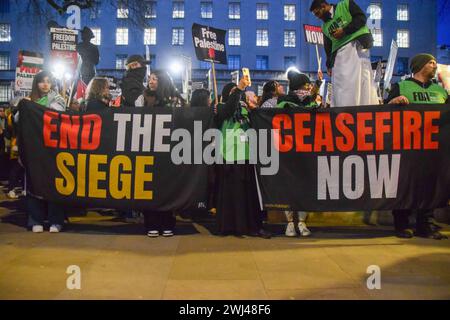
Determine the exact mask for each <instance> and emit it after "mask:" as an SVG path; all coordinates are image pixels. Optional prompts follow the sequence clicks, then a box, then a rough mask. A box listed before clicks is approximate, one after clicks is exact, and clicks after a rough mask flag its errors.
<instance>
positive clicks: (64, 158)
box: [55, 152, 75, 196]
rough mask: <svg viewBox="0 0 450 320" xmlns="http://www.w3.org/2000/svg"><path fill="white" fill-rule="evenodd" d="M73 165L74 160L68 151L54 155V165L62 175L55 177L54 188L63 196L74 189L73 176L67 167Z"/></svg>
mask: <svg viewBox="0 0 450 320" xmlns="http://www.w3.org/2000/svg"><path fill="white" fill-rule="evenodd" d="M74 165H75V160H74V159H73V156H72V155H71V154H70V153H67V152H61V153H58V155H57V156H56V167H57V168H58V170H59V172H60V173H61V175H62V176H63V177H62V178H55V186H56V190H57V191H58V192H59V193H60V194H62V195H64V196H68V195H70V194H71V193H72V192H73V191H74V190H75V178H74V176H73V174H72V172H70V170H69V169H68V168H67V166H71V167H72V166H74Z"/></svg>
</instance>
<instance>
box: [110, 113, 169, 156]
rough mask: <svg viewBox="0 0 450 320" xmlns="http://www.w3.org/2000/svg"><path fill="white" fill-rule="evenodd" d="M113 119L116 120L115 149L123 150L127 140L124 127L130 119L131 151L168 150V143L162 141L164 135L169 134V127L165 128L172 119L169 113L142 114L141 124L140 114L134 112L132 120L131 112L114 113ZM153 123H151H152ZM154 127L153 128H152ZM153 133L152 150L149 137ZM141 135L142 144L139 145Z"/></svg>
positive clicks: (167, 135) (125, 127)
mask: <svg viewBox="0 0 450 320" xmlns="http://www.w3.org/2000/svg"><path fill="white" fill-rule="evenodd" d="M114 121H115V122H117V143H116V150H117V151H125V145H126V140H127V134H126V129H127V125H128V123H129V122H130V121H131V122H132V123H131V125H132V131H131V139H130V140H131V151H132V152H150V151H154V152H170V144H165V143H163V139H164V137H169V136H170V129H169V128H165V127H164V125H165V124H166V123H167V122H171V121H172V115H170V114H158V115H155V117H153V115H149V114H146V115H144V124H143V125H142V124H141V122H142V115H140V114H134V115H133V121H132V120H131V114H127V113H116V114H114ZM152 123H153V125H152ZM152 128H154V130H152ZM152 134H153V135H154V143H153V150H152V149H151V137H152ZM141 136H142V141H143V145H142V146H141Z"/></svg>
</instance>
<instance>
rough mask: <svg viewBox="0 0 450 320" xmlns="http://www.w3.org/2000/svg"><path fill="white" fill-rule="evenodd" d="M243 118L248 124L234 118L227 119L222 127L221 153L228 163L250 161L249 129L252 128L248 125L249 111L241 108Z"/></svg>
mask: <svg viewBox="0 0 450 320" xmlns="http://www.w3.org/2000/svg"><path fill="white" fill-rule="evenodd" d="M239 108H240V112H241V115H242V117H243V118H245V119H247V121H246V122H244V123H240V122H238V121H235V120H234V119H233V118H230V119H226V120H225V121H224V122H223V124H222V127H221V132H222V139H221V141H220V148H219V150H220V152H221V154H222V156H223V158H224V159H225V161H227V162H237V161H244V160H248V159H249V141H248V136H247V133H246V131H247V129H249V128H250V125H249V123H248V110H247V109H245V108H244V107H239Z"/></svg>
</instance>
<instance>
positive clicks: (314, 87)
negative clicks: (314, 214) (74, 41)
mask: <svg viewBox="0 0 450 320" xmlns="http://www.w3.org/2000/svg"><path fill="white" fill-rule="evenodd" d="M310 10H311V12H312V13H313V14H314V15H316V16H317V17H318V18H320V19H322V20H323V21H324V28H325V29H326V28H327V26H329V25H330V23H332V21H333V19H335V18H342V17H347V16H351V17H353V18H354V19H353V22H352V23H350V24H349V25H347V26H345V27H341V28H337V29H335V28H334V29H333V28H331V29H333V30H331V29H330V30H327V29H326V30H324V35H325V51H326V53H327V67H328V74H329V75H332V82H333V86H334V89H333V98H332V102H331V107H340V106H348V105H374V104H379V103H381V101H380V99H379V98H378V96H377V95H376V93H375V91H376V90H375V91H374V88H373V87H372V84H373V76H372V73H371V70H370V71H368V69H367V68H368V64H367V61H368V49H370V47H371V45H372V37H371V34H370V31H369V30H368V29H367V30H366V27H365V23H366V18H365V15H364V13H362V11H361V10H360V8H359V7H358V6H357V5H356V4H355V3H354V2H353V1H351V0H350V1H349V0H344V1H341V2H339V3H338V4H337V5H331V4H329V3H328V2H327V1H325V0H314V1H313V3H312V5H311V8H310ZM149 63H150V61H146V60H145V59H144V58H143V57H142V56H139V55H131V56H130V57H129V58H128V59H127V62H126V72H125V74H124V77H123V79H122V82H121V90H122V94H121V96H120V102H119V103H117V102H116V103H114V104H115V105H117V104H118V105H120V107H123V108H126V107H139V108H152V107H188V106H189V104H188V103H187V101H186V100H185V99H184V98H183V97H182V96H181V95H180V93H179V92H178V90H177V89H176V87H175V85H174V83H173V81H172V79H171V77H170V76H169V74H168V73H167V72H166V71H163V70H155V71H152V72H151V73H150V74H149V75H147V72H146V70H147V68H146V65H147V64H149ZM410 67H411V71H412V73H413V76H412V77H411V78H410V79H407V80H405V81H401V82H400V83H398V84H395V85H394V86H393V88H392V90H391V92H390V95H389V98H388V99H387V100H386V101H385V103H391V104H399V105H402V104H403V105H404V104H409V103H419V101H414V96H413V95H412V94H411V92H412V89H411V88H413V87H415V88H416V89H417V88H419V89H420V90H421V91H426V92H433V95H434V96H438V98H439V101H438V103H450V100H449V96H448V94H447V92H446V91H445V90H444V89H443V88H442V87H440V86H438V85H437V84H435V83H434V82H433V78H434V77H435V74H436V59H435V58H434V57H433V56H431V55H429V54H420V55H417V56H416V57H414V58H413V59H412V60H411V63H410ZM287 78H288V91H287V93H286V92H285V89H284V87H283V86H282V85H281V84H280V83H279V82H278V81H275V80H268V81H267V82H266V83H265V85H264V87H263V94H262V96H261V97H258V96H257V95H256V94H255V93H254V92H253V91H251V90H249V85H250V82H249V79H248V78H247V77H243V78H241V80H240V81H239V82H238V83H231V82H230V83H228V84H226V85H225V86H224V87H223V90H222V92H221V95H220V102H219V103H218V104H214V103H213V101H212V99H211V92H209V91H208V90H206V89H198V90H195V91H194V92H193V93H192V96H191V99H190V106H191V107H205V108H211V109H212V110H214V114H215V123H216V125H217V127H218V128H219V129H221V130H222V132H225V130H226V129H229V128H234V129H237V128H241V129H242V130H244V131H245V130H246V129H248V128H250V127H251V126H252V124H251V121H250V117H249V114H250V113H251V112H254V110H256V109H259V108H261V109H265V108H302V109H303V110H309V111H311V112H312V111H313V110H315V109H318V108H326V107H328V105H326V104H325V101H324V99H323V97H321V96H320V94H319V88H320V86H321V82H322V79H323V75H322V74H321V73H320V72H319V73H318V79H317V80H315V81H313V80H311V79H310V78H309V77H308V76H307V75H306V74H303V73H300V72H298V71H294V70H293V71H290V72H289V73H288V74H287ZM144 83H146V84H147V85H146V86H145V85H144ZM26 99H29V100H31V101H34V102H36V103H38V104H40V105H42V106H44V107H45V108H49V109H53V110H57V111H68V110H71V111H72V112H79V111H80V110H81V111H89V112H91V111H92V112H95V111H99V110H101V109H104V108H108V107H110V106H111V105H112V104H113V103H112V101H111V100H112V97H111V94H110V92H109V85H108V80H107V79H106V78H102V77H93V78H92V80H90V82H89V84H88V86H87V91H86V95H85V99H83V101H77V100H73V102H72V103H71V104H70V106H66V102H65V100H64V99H63V98H62V97H61V96H60V95H59V94H58V93H57V92H56V91H55V90H54V88H53V78H52V75H51V74H50V73H48V72H46V71H42V72H40V73H39V74H37V75H36V76H35V78H34V81H33V89H32V92H31V95H30V96H29V97H27V98H26ZM420 103H422V102H420ZM19 119H20V115H19V114H18V113H17V110H14V107H13V110H12V111H11V110H10V111H9V112H5V110H4V109H0V134H1V136H2V139H1V142H2V145H1V147H2V152H3V153H2V155H1V156H2V158H1V161H5V162H8V163H9V168H10V169H9V171H8V172H9V177H8V178H9V185H8V196H10V197H11V198H17V197H18V194H17V192H19V191H18V190H19V186H20V185H21V184H23V183H24V181H26V178H22V176H23V168H22V167H21V166H20V162H19V159H18V153H17V145H16V144H15V141H16V140H15V123H16V122H17V121H19ZM232 138H233V139H230V141H232V142H229V141H227V138H226V137H224V139H222V140H224V141H225V142H223V143H228V142H229V143H231V144H233V143H240V142H239V141H240V140H239V139H234V137H232ZM5 141H9V144H8V145H5V143H4V142H5ZM242 143H245V142H242ZM231 147H235V146H234V145H232V146H231ZM224 149H225V148H220V150H221V151H222V152H223V153H222V156H223V158H224V160H230V159H227V152H225V151H224ZM233 154H234V153H233ZM238 160H241V161H240V162H239V163H237V161H238ZM242 160H243V163H242ZM248 160H249V159H248V154H246V153H245V152H244V153H243V154H241V155H240V156H239V159H236V158H233V159H232V161H231V162H230V161H225V164H222V165H216V166H215V168H213V169H212V170H210V176H211V177H212V178H211V177H210V178H211V179H210V181H209V189H210V194H211V196H210V197H209V202H210V203H208V208H209V209H211V212H213V213H214V214H215V218H216V224H217V229H218V232H219V234H221V235H236V236H255V237H262V238H270V237H271V234H270V232H268V231H267V230H265V229H264V227H263V226H264V224H263V217H264V214H263V212H262V211H261V207H260V201H259V198H258V193H257V181H256V176H255V170H254V168H253V166H252V165H251V164H250V163H249V161H248ZM5 167H6V166H5ZM25 171H26V170H25ZM3 174H5V173H3ZM25 176H26V174H25ZM23 188H24V187H23V186H22V189H23ZM25 189H29V188H25ZM26 191H27V192H26V197H25V198H26V204H27V211H28V215H29V227H30V228H31V230H32V231H33V232H43V229H44V228H43V225H44V219H45V218H46V216H47V218H48V221H49V224H50V232H59V231H61V230H62V227H63V224H64V208H63V207H62V206H61V205H60V204H56V203H52V202H50V201H46V200H44V199H40V198H39V197H38V196H36V195H33V194H32V193H31V192H29V190H26ZM413 212H415V213H416V215H417V219H416V221H417V226H416V233H415V234H416V235H418V236H421V237H426V238H433V239H443V238H445V236H444V235H443V234H442V233H440V232H439V230H438V227H437V226H436V225H435V224H434V223H433V219H432V210H414V208H411V210H394V211H393V215H394V225H395V231H396V235H397V236H398V237H400V238H411V237H413V235H414V233H413V231H412V230H411V229H410V227H409V224H408V217H409V216H410V215H411V214H412V213H413ZM125 214H127V215H130V214H133V212H132V211H130V212H126V213H125ZM141 214H142V215H143V217H144V225H145V231H146V234H147V235H148V236H149V237H158V236H160V235H162V236H164V237H170V236H173V235H174V232H175V224H176V219H175V213H174V212H167V211H164V212H161V211H159V212H155V211H144V212H142V213H141ZM284 214H285V215H286V220H287V224H286V229H285V235H286V236H288V237H293V236H297V234H299V235H300V236H305V237H306V236H309V235H311V231H310V230H309V229H308V227H307V225H306V220H307V216H308V215H307V213H306V212H302V211H299V212H292V211H286V212H284Z"/></svg>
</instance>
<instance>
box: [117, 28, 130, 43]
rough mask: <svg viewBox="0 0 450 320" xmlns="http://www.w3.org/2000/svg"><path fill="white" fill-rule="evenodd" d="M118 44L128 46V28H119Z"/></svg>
mask: <svg viewBox="0 0 450 320" xmlns="http://www.w3.org/2000/svg"><path fill="white" fill-rule="evenodd" d="M116 44H117V45H122V46H126V45H128V28H117V30H116Z"/></svg>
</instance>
